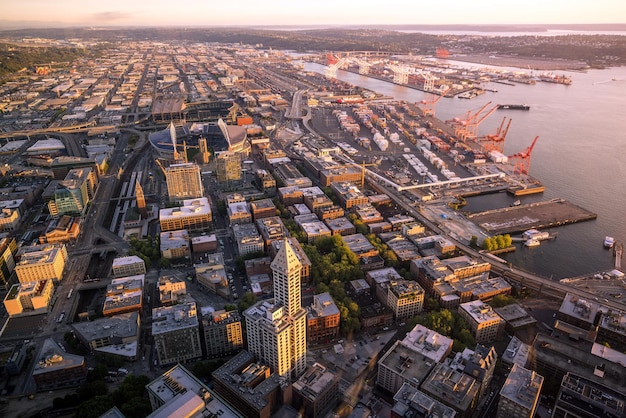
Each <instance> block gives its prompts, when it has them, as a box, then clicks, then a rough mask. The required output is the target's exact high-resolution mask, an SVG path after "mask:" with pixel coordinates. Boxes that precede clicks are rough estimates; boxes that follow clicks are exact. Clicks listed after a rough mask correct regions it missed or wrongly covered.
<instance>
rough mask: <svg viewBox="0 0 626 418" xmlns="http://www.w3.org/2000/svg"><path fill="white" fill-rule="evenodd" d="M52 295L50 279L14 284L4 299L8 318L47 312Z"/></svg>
mask: <svg viewBox="0 0 626 418" xmlns="http://www.w3.org/2000/svg"><path fill="white" fill-rule="evenodd" d="M53 293H54V284H53V283H52V279H43V280H37V281H34V282H28V283H17V284H14V285H13V286H12V287H11V289H9V292H8V293H7V295H6V297H5V298H4V307H5V309H6V310H7V313H8V314H9V316H15V315H20V314H23V313H33V312H38V311H39V312H42V313H44V312H47V310H48V306H49V305H50V300H51V299H52V295H53Z"/></svg>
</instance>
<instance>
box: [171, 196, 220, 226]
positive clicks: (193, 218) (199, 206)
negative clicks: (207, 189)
mask: <svg viewBox="0 0 626 418" xmlns="http://www.w3.org/2000/svg"><path fill="white" fill-rule="evenodd" d="M212 222H213V213H212V211H211V205H210V204H209V200H208V199H207V198H206V197H202V198H199V199H190V200H183V205H182V206H179V207H176V208H167V209H161V210H160V211H159V223H160V224H161V231H162V232H168V231H175V230H177V229H187V230H188V231H189V232H190V233H191V232H206V231H208V230H210V229H211V226H212Z"/></svg>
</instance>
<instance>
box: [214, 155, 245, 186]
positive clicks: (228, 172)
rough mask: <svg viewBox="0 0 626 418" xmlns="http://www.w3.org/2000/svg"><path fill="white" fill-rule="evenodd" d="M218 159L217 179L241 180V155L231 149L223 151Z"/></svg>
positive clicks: (223, 180) (225, 181)
mask: <svg viewBox="0 0 626 418" xmlns="http://www.w3.org/2000/svg"><path fill="white" fill-rule="evenodd" d="M215 161H216V165H217V181H219V182H220V183H227V182H229V181H237V180H241V157H239V154H236V153H234V152H231V151H225V152H221V153H220V154H219V155H218V156H217V159H216V160H215Z"/></svg>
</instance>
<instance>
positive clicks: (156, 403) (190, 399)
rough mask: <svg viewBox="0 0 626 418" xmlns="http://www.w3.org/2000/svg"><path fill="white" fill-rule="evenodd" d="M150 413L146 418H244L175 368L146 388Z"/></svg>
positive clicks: (205, 387)
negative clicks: (179, 417)
mask: <svg viewBox="0 0 626 418" xmlns="http://www.w3.org/2000/svg"><path fill="white" fill-rule="evenodd" d="M146 390H147V392H148V398H149V399H150V405H151V406H152V410H153V411H154V412H152V413H151V414H150V415H148V417H149V418H168V417H174V416H181V417H194V418H197V417H217V416H219V417H220V418H243V415H241V414H239V413H238V412H237V411H236V410H235V409H234V408H233V407H232V406H231V405H229V404H228V403H226V402H225V401H224V400H223V399H222V398H221V397H220V396H219V395H218V394H216V393H215V392H213V391H212V390H211V389H209V388H208V387H207V386H206V385H205V384H204V383H202V382H201V381H200V379H198V378H197V377H195V376H194V375H193V374H192V373H190V372H189V371H188V370H187V369H186V368H185V367H184V366H182V365H180V364H177V365H176V366H174V367H172V368H171V369H169V370H168V371H166V372H165V373H163V374H162V375H161V376H159V377H157V378H156V379H154V380H153V381H152V382H150V383H148V384H147V385H146Z"/></svg>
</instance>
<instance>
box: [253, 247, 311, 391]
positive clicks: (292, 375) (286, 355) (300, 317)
mask: <svg viewBox="0 0 626 418" xmlns="http://www.w3.org/2000/svg"><path fill="white" fill-rule="evenodd" d="M271 268H272V275H273V280H274V296H275V297H274V299H273V300H271V299H270V300H267V301H261V302H258V303H257V304H255V305H254V306H252V307H251V308H248V309H247V310H246V311H244V317H245V318H246V325H247V330H248V350H249V351H250V352H252V353H253V354H255V355H256V356H257V357H258V358H259V359H260V360H261V361H263V362H264V363H265V364H268V365H269V366H270V368H271V369H272V370H273V371H274V373H276V374H277V375H278V376H280V377H284V378H287V379H289V380H292V381H293V380H295V379H297V378H298V377H300V375H302V373H304V370H305V368H306V310H305V309H304V308H303V307H302V305H301V289H300V272H301V268H302V266H301V264H300V261H299V259H298V256H297V255H296V253H295V252H294V250H293V248H292V247H291V244H289V242H288V241H284V243H283V245H282V246H281V247H280V251H279V252H278V254H276V257H274V260H273V261H272V264H271Z"/></svg>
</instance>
